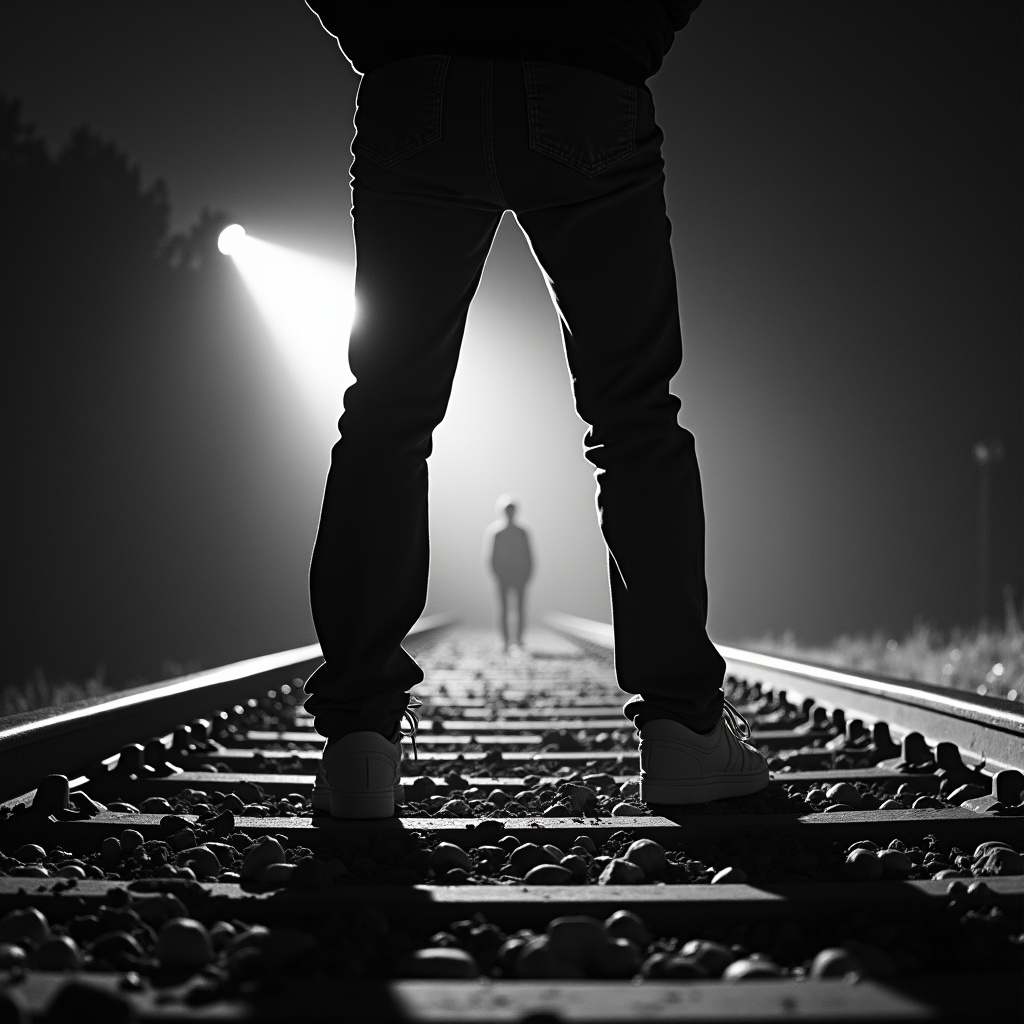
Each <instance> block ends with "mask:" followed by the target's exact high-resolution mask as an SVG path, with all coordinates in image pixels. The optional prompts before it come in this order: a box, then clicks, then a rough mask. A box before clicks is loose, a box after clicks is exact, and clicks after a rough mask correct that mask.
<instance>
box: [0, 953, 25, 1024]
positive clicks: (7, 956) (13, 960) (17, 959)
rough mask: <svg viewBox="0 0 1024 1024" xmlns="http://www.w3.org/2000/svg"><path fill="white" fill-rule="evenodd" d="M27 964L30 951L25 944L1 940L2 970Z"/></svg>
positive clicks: (0, 962) (1, 1018) (0, 963)
mask: <svg viewBox="0 0 1024 1024" xmlns="http://www.w3.org/2000/svg"><path fill="white" fill-rule="evenodd" d="M27 966H28V953H27V952H26V951H25V948H24V947H23V946H19V945H18V944H17V943H15V942H0V971H7V970H10V969H11V968H12V967H27ZM0 1020H3V1017H0Z"/></svg>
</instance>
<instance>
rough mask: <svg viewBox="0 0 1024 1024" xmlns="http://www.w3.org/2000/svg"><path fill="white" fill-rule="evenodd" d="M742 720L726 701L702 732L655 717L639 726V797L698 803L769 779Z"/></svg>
mask: <svg viewBox="0 0 1024 1024" xmlns="http://www.w3.org/2000/svg"><path fill="white" fill-rule="evenodd" d="M749 736H750V727H749V726H748V725H747V720H746V719H745V718H744V717H743V716H742V715H741V714H740V713H739V712H738V711H737V710H736V709H735V708H734V707H733V706H732V705H731V704H730V703H729V702H728V701H726V702H725V707H724V708H723V709H722V718H721V720H720V721H719V723H718V724H717V725H716V726H715V728H714V729H713V730H712V731H711V732H710V733H708V734H707V735H703V734H701V733H699V732H694V731H693V730H692V729H688V728H687V727H686V726H685V725H683V724H682V723H681V722H676V721H673V720H672V719H668V718H657V719H654V720H653V721H650V722H647V724H646V725H643V726H641V728H640V798H641V799H642V800H645V801H646V802H647V803H649V804H702V803H706V802H707V801H709V800H723V799H725V798H726V797H730V796H747V795H748V794H750V793H757V792H759V791H760V790H762V789H764V788H765V787H766V786H767V785H768V762H767V761H766V760H765V758H764V756H763V755H762V754H761V753H760V752H759V751H758V750H756V749H755V748H754V747H753V746H751V744H750V743H749V742H747V740H748V738H749Z"/></svg>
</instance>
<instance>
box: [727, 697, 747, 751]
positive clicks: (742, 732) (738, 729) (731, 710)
mask: <svg viewBox="0 0 1024 1024" xmlns="http://www.w3.org/2000/svg"><path fill="white" fill-rule="evenodd" d="M722 710H723V712H724V714H723V715H722V720H723V721H724V722H725V724H726V726H727V728H728V729H729V731H730V732H731V733H732V734H733V735H734V736H735V737H736V738H737V739H738V740H741V741H744V740H749V739H750V723H749V722H748V721H747V720H746V719H745V718H744V717H743V715H741V714H740V712H739V711H737V710H736V708H735V707H734V706H733V705H732V704H730V703H729V701H727V700H726V701H725V703H724V705H723V707H722Z"/></svg>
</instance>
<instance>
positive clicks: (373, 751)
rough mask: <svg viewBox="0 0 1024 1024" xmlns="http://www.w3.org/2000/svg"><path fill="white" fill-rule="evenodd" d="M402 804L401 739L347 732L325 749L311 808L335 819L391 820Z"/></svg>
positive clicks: (395, 735)
mask: <svg viewBox="0 0 1024 1024" xmlns="http://www.w3.org/2000/svg"><path fill="white" fill-rule="evenodd" d="M404 800H405V790H404V789H403V787H402V737H401V733H400V731H399V730H398V729H396V730H395V734H394V739H393V740H389V739H387V738H386V737H384V736H381V734H380V733H379V732H350V733H349V734H348V735H347V736H343V737H342V738H341V739H340V740H338V741H337V742H336V743H332V744H331V745H330V746H329V747H325V749H324V752H323V755H322V756H321V758H320V764H319V765H318V766H317V770H316V780H315V782H314V783H313V807H314V809H315V810H318V811H326V812H327V813H328V814H330V815H332V816H333V817H335V818H390V817H391V816H392V815H393V814H394V813H395V804H396V803H402V802H403V801H404Z"/></svg>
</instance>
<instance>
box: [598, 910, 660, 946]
mask: <svg viewBox="0 0 1024 1024" xmlns="http://www.w3.org/2000/svg"><path fill="white" fill-rule="evenodd" d="M604 927H605V931H607V932H608V935H609V936H610V937H611V938H613V939H629V940H630V941H631V942H634V943H636V945H637V946H638V947H639V948H640V949H646V948H647V946H648V944H649V943H650V941H651V933H650V930H649V929H648V927H647V925H646V924H645V923H644V920H643V918H642V917H640V915H639V914H634V913H633V911H632V910H616V911H615V913H614V914H611V915H609V916H608V917H607V918H605V922H604Z"/></svg>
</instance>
